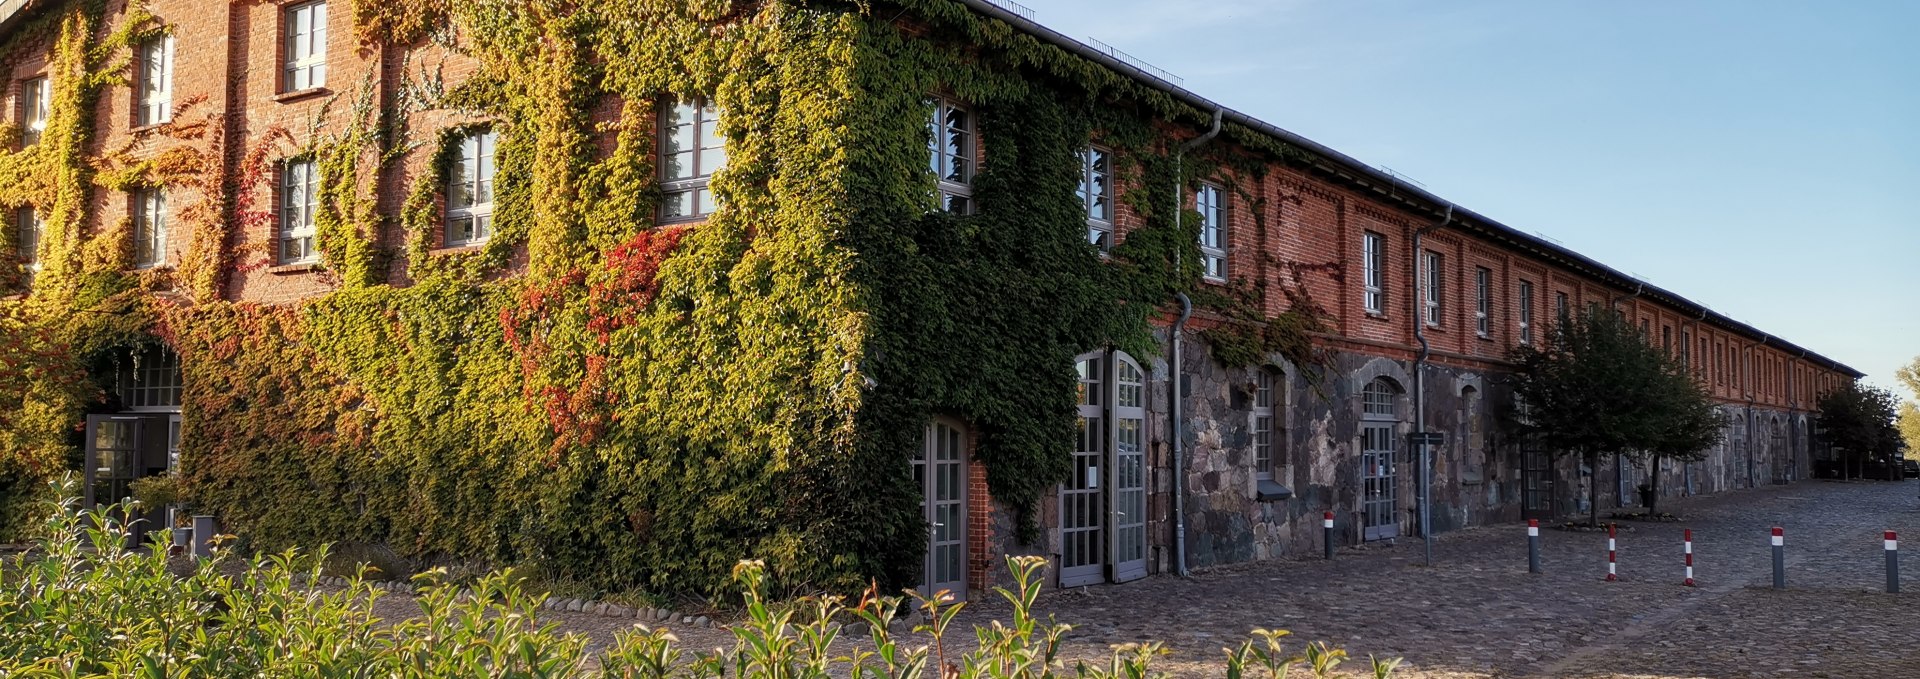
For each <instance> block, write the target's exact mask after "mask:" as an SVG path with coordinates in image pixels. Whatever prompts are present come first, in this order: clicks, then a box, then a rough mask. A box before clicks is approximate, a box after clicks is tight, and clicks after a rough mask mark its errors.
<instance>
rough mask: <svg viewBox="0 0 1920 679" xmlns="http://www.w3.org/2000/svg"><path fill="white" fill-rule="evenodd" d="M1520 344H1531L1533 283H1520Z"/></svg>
mask: <svg viewBox="0 0 1920 679" xmlns="http://www.w3.org/2000/svg"><path fill="white" fill-rule="evenodd" d="M1520 343H1521V344H1533V282H1532V281H1520Z"/></svg>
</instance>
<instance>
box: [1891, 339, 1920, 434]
mask: <svg viewBox="0 0 1920 679" xmlns="http://www.w3.org/2000/svg"><path fill="white" fill-rule="evenodd" d="M1893 375H1894V377H1897V378H1899V379H1900V384H1901V385H1904V386H1905V387H1906V388H1907V393H1910V394H1913V395H1914V396H1915V397H1920V357H1915V358H1914V359H1913V362H1912V363H1908V364H1907V365H1905V366H1903V367H1901V368H1900V369H1899V370H1898V371H1895V372H1894V374H1893ZM1899 426H1900V438H1901V439H1902V440H1904V441H1906V443H1907V457H1910V458H1915V459H1920V406H1916V405H1914V402H1913V401H1903V402H1901V403H1900V425H1899Z"/></svg>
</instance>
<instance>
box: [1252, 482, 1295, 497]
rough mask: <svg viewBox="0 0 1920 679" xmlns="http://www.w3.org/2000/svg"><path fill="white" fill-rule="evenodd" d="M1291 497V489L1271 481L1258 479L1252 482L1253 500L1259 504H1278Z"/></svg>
mask: <svg viewBox="0 0 1920 679" xmlns="http://www.w3.org/2000/svg"><path fill="white" fill-rule="evenodd" d="M1292 497H1293V489H1291V488H1288V487H1286V486H1282V485H1280V483H1279V482H1277V481H1274V480H1272V479H1260V480H1258V481H1255V482H1254V491H1253V499H1254V500H1256V501H1259V502H1279V501H1281V500H1286V499H1289V498H1292Z"/></svg>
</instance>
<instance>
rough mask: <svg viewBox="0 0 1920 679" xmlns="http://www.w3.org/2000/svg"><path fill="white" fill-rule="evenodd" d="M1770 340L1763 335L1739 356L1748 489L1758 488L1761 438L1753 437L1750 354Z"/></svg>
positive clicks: (1741, 351) (1741, 349)
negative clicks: (1756, 448)
mask: <svg viewBox="0 0 1920 679" xmlns="http://www.w3.org/2000/svg"><path fill="white" fill-rule="evenodd" d="M1770 339H1773V336H1772V335H1761V336H1760V341H1758V342H1748V343H1747V345H1746V346H1744V347H1740V356H1739V360H1740V366H1741V367H1740V391H1741V393H1743V394H1745V395H1746V397H1747V415H1746V422H1745V423H1744V424H1742V425H1741V428H1742V430H1743V431H1744V432H1746V435H1747V487H1748V488H1757V487H1758V486H1756V485H1755V484H1754V482H1753V440H1754V439H1757V438H1760V437H1758V436H1754V435H1753V361H1752V360H1750V359H1751V358H1752V354H1750V353H1748V352H1751V351H1753V349H1754V347H1764V346H1767V340H1770Z"/></svg>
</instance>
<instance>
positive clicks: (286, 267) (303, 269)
mask: <svg viewBox="0 0 1920 679" xmlns="http://www.w3.org/2000/svg"><path fill="white" fill-rule="evenodd" d="M320 269H321V267H320V263H319V262H294V263H292V264H281V265H279V266H273V267H268V268H267V273H270V274H273V275H276V276H283V275H287V274H299V273H313V272H315V271H319V270H320Z"/></svg>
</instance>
